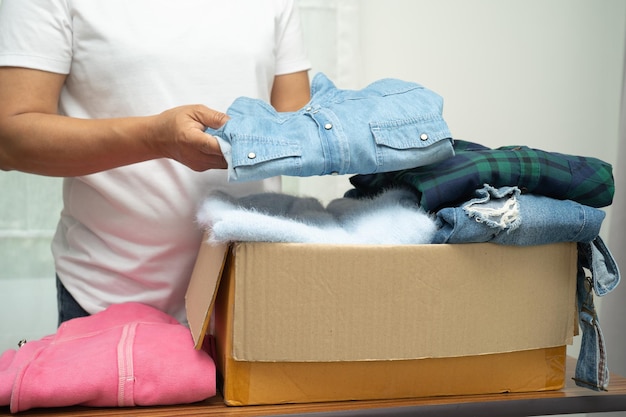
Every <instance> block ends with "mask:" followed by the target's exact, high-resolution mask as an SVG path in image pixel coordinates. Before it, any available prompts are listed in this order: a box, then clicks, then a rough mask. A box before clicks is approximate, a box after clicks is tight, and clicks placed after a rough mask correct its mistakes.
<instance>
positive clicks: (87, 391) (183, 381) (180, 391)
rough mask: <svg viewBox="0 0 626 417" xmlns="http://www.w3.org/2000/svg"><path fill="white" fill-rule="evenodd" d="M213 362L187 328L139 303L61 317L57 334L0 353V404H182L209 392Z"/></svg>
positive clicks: (20, 407)
mask: <svg viewBox="0 0 626 417" xmlns="http://www.w3.org/2000/svg"><path fill="white" fill-rule="evenodd" d="M215 392H216V390H215V364H214V362H213V359H212V358H211V357H210V356H209V355H208V354H207V353H206V352H204V351H198V350H195V349H194V343H193V340H192V338H191V334H190V332H189V329H188V328H187V327H185V326H183V325H181V324H180V323H178V322H177V321H176V320H175V319H174V318H173V317H171V316H169V315H167V314H165V313H163V312H161V311H159V310H157V309H154V308H152V307H149V306H147V305H144V304H139V303H125V304H119V305H114V306H111V307H109V308H108V309H107V310H105V311H103V312H101V313H98V314H94V315H92V316H89V317H82V318H77V319H74V320H70V321H67V322H65V323H63V324H62V325H61V326H60V327H59V329H58V331H57V332H56V334H54V335H50V336H46V337H44V338H42V339H40V340H37V341H32V342H27V343H26V344H24V345H23V346H22V347H21V348H19V349H18V350H14V349H10V350H7V351H6V352H4V353H3V354H2V356H0V405H10V408H11V412H12V413H16V412H19V411H24V410H28V409H31V408H38V407H63V406H70V405H86V406H95V407H111V406H119V407H126V406H146V405H167V404H183V403H191V402H195V401H201V400H204V399H206V398H209V397H212V396H214V395H215Z"/></svg>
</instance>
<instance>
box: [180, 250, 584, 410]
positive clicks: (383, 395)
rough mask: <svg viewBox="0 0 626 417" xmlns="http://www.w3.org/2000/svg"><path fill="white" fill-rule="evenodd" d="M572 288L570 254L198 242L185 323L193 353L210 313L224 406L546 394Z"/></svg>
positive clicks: (558, 372)
mask: <svg viewBox="0 0 626 417" xmlns="http://www.w3.org/2000/svg"><path fill="white" fill-rule="evenodd" d="M220 278H221V282H220ZM218 284H219V291H216V289H217V288H218ZM575 291H576V245H575V244H574V243H563V244H553V245H543V246H534V247H512V246H502V245H495V244H489V243H485V244H465V245H407V246H386V245H385V246H383V245H359V246H351V245H338V246H335V245H311V244H296V243H293V244H291V243H290V244H282V243H235V244H232V245H230V246H228V245H215V246H213V245H209V244H207V243H205V244H203V246H202V248H201V250H200V253H199V256H198V261H197V264H196V268H195V270H194V273H193V276H192V280H191V283H190V286H189V289H188V294H187V304H188V305H187V309H188V312H187V314H188V318H189V324H190V327H191V330H192V333H193V335H194V340H195V341H196V344H197V347H199V346H200V345H201V344H202V339H203V337H204V335H205V333H206V332H207V330H208V326H209V316H210V314H211V312H212V308H213V307H212V306H213V304H214V305H215V318H216V319H215V336H216V340H217V358H216V361H217V364H218V369H219V370H220V372H221V374H222V376H223V378H224V388H223V394H224V399H225V401H226V403H227V404H229V405H250V404H278V403H293V402H316V401H336V400H365V399H393V398H403V397H418V396H435V395H437V396H439V395H464V394H483V393H498V392H523V391H542V390H555V389H560V388H562V387H563V385H564V378H565V345H567V344H570V343H571V342H572V338H573V336H574V334H575V332H576V331H577V328H578V327H577V324H576V309H575V300H576V298H575ZM216 293H217V296H216ZM213 301H215V303H213Z"/></svg>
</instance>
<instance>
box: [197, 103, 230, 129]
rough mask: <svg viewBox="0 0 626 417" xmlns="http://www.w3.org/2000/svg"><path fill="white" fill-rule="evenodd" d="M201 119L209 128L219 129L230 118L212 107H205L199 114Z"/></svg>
mask: <svg viewBox="0 0 626 417" xmlns="http://www.w3.org/2000/svg"><path fill="white" fill-rule="evenodd" d="M200 116H201V121H202V123H204V125H205V126H207V127H210V128H211V129H219V128H220V127H222V126H224V124H225V123H226V122H227V121H228V119H230V117H229V116H228V115H227V114H226V113H222V112H219V111H217V110H213V109H208V108H207V109H205V110H204V111H203V112H202V113H201V114H200Z"/></svg>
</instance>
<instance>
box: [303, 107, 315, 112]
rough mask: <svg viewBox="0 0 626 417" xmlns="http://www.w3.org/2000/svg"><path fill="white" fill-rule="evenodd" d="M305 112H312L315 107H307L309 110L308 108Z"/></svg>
mask: <svg viewBox="0 0 626 417" xmlns="http://www.w3.org/2000/svg"><path fill="white" fill-rule="evenodd" d="M304 110H306V111H311V110H313V107H311V106H309V107H307V108H306V109H304Z"/></svg>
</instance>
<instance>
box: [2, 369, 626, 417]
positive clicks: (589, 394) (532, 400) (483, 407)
mask: <svg viewBox="0 0 626 417" xmlns="http://www.w3.org/2000/svg"><path fill="white" fill-rule="evenodd" d="M574 368H575V360H574V359H573V358H569V359H568V363H567V370H568V371H567V376H566V386H565V388H563V389H562V390H558V391H548V392H530V393H511V394H495V395H472V396H451V397H433V398H413V399H401V400H382V401H345V402H332V403H311V404H285V405H271V406H248V407H227V406H226V405H224V404H223V402H222V398H221V397H219V396H218V397H213V398H210V399H208V400H206V401H203V402H200V403H195V404H189V405H178V406H159V407H135V408H88V407H68V408H58V409H38V410H29V411H26V412H23V413H20V414H19V416H46V417H53V416H74V417H77V416H90V417H92V416H159V417H176V416H198V415H201V416H206V417H228V416H240V417H255V416H283V417H284V416H292V417H295V416H303V417H304V416H306V417H332V416H336V417H355V416H364V417H375V416H380V417H383V416H384V417H394V416H402V417H404V416H455V417H458V416H476V415H489V416H506V417H515V416H539V415H550V414H574V413H596V412H608V411H626V378H624V377H622V376H619V375H615V374H612V375H611V381H610V385H609V390H608V391H606V392H596V391H592V390H589V389H586V388H581V387H578V386H576V385H575V384H574V382H573V381H572V374H573V370H574ZM8 415H10V414H9V412H8V408H7V407H0V416H8Z"/></svg>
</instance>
